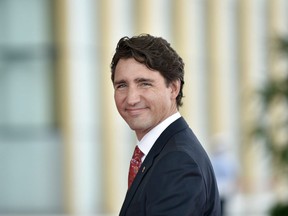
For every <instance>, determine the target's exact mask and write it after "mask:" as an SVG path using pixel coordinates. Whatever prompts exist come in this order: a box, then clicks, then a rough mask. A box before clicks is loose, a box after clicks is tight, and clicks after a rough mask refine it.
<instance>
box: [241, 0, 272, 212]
mask: <svg viewBox="0 0 288 216" xmlns="http://www.w3.org/2000/svg"><path fill="white" fill-rule="evenodd" d="M265 4H266V3H265V1H258V2H253V1H250V0H243V1H239V26H240V28H239V67H240V71H239V74H240V79H239V82H240V93H241V97H240V103H241V106H240V108H241V112H240V116H241V122H240V123H241V134H242V135H241V140H240V142H241V144H242V147H241V159H242V167H243V169H242V170H243V173H242V176H243V177H242V178H243V189H244V192H246V193H248V194H249V193H252V192H253V193H257V192H261V191H263V187H264V186H265V184H266V182H265V181H264V180H265V179H267V178H265V172H267V170H266V169H265V167H263V163H259V161H263V148H264V145H263V144H262V143H257V141H256V140H254V139H253V138H252V136H251V133H252V131H253V129H255V126H256V122H257V121H258V119H260V118H261V116H260V115H261V113H262V112H261V110H260V109H261V108H260V106H259V101H258V100H257V98H258V97H257V93H256V91H257V89H259V87H260V86H261V85H263V81H264V80H265V79H266V75H267V69H266V68H267V65H266V64H267V63H266V57H267V56H266V50H265V49H266V48H267V47H266V42H267V41H266V40H265V38H266V34H265V33H266V31H265V23H266V19H265V17H266V16H265V15H266V14H265ZM263 48H264V50H263ZM259 182H260V183H261V184H259ZM251 208H253V207H252V206H251Z"/></svg>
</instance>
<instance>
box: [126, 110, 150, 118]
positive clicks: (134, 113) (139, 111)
mask: <svg viewBox="0 0 288 216" xmlns="http://www.w3.org/2000/svg"><path fill="white" fill-rule="evenodd" d="M145 110H146V108H133V109H126V112H127V113H128V114H129V115H131V116H136V115H139V114H141V113H143V111H145Z"/></svg>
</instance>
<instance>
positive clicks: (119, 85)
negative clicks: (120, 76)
mask: <svg viewBox="0 0 288 216" xmlns="http://www.w3.org/2000/svg"><path fill="white" fill-rule="evenodd" d="M125 87H127V84H126V83H120V84H117V85H115V89H123V88H125Z"/></svg>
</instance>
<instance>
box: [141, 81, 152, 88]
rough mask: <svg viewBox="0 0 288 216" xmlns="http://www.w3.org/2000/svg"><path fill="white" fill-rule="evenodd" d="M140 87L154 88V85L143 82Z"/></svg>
mask: <svg viewBox="0 0 288 216" xmlns="http://www.w3.org/2000/svg"><path fill="white" fill-rule="evenodd" d="M140 86H143V87H146V86H152V84H151V83H149V82H142V83H140Z"/></svg>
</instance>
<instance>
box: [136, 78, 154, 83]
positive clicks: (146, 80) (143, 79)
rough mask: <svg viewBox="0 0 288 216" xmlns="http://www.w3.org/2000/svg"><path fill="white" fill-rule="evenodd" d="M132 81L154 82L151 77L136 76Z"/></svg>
mask: <svg viewBox="0 0 288 216" xmlns="http://www.w3.org/2000/svg"><path fill="white" fill-rule="evenodd" d="M134 81H135V82H136V83H141V82H151V83H153V82H154V80H153V79H149V78H136V79H135V80H134Z"/></svg>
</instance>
